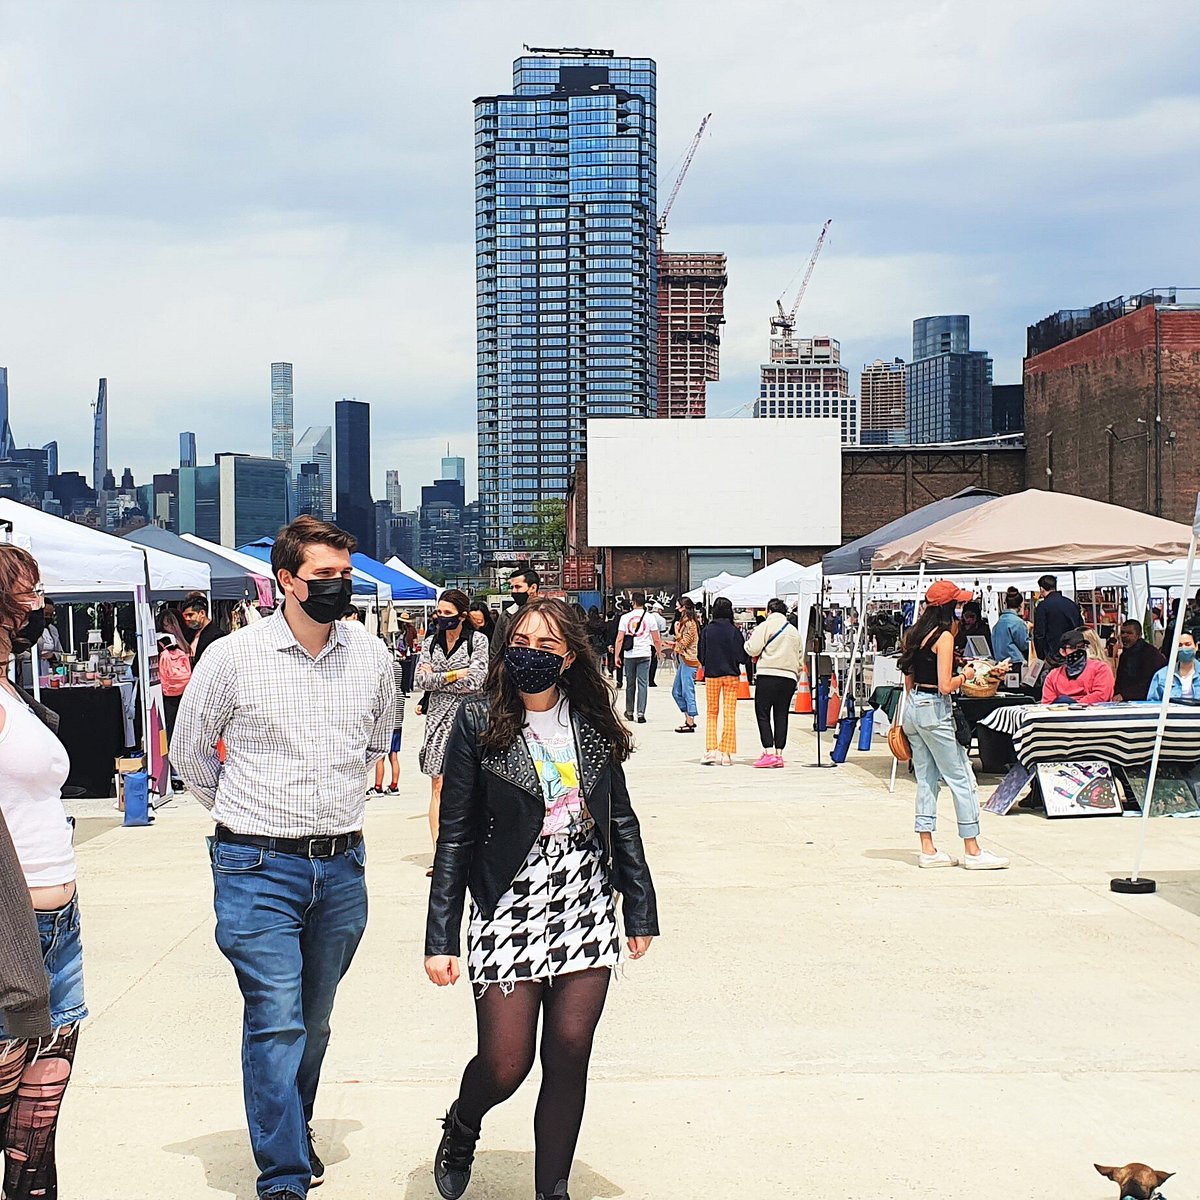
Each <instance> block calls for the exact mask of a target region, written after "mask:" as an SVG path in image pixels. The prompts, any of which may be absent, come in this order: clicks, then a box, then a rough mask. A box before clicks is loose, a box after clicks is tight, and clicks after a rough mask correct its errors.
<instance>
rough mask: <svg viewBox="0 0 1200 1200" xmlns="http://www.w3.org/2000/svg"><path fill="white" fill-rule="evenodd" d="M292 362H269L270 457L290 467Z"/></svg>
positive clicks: (289, 469)
mask: <svg viewBox="0 0 1200 1200" xmlns="http://www.w3.org/2000/svg"><path fill="white" fill-rule="evenodd" d="M294 433H295V430H294V429H293V427H292V364H291V363H287V362H277V363H272V364H271V457H272V458H277V459H279V460H280V461H281V462H285V463H287V467H288V471H289V472H290V471H291V469H292V439H293V436H294Z"/></svg>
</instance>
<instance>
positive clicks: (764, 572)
mask: <svg viewBox="0 0 1200 1200" xmlns="http://www.w3.org/2000/svg"><path fill="white" fill-rule="evenodd" d="M782 580H787V581H788V583H789V585H791V584H795V585H796V586H789V588H788V589H787V591H786V592H784V593H782V594H784V595H795V594H797V593H800V592H805V593H807V592H817V591H819V590H820V587H821V564H820V563H817V564H815V565H814V566H811V567H802V566H801V565H800V564H799V563H798V562H793V561H792V560H791V559H790V558H781V559H780V560H779V561H778V562H773V563H771V565H770V566H767V567H763V568H762V569H761V570H758V571H755V572H753V573H752V574H750V575H747V576H746V578H745V579H741V580H739V581H738V582H737V583H731V584H730V585H729V586H728V587H724V588H722V589H721V590H720V591H719V592H718V593H717V595H718V596H721V597H723V598H724V599H726V600H728V601H729V602H730V603H731V604H732V605H733V607H734V608H763V607H765V606H766V603H767V601H768V600H774V599H775V598H776V597H777V596H779V595H781V592H780V588H779V585H780V582H781V581H782Z"/></svg>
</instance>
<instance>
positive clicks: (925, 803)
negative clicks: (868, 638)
mask: <svg viewBox="0 0 1200 1200" xmlns="http://www.w3.org/2000/svg"><path fill="white" fill-rule="evenodd" d="M972 598H973V597H972V593H971V592H968V591H964V590H963V589H962V588H960V587H959V586H958V585H957V584H955V583H951V582H950V580H948V579H939V580H937V581H936V582H935V583H932V584H930V586H929V588H928V590H927V591H926V592H925V608H924V611H923V612H922V613H921V616H920V617H919V618H918V620H917V623H916V624H915V625H914V626H913V627H912V629H911V630H910V632H909V634H908V636H907V637H906V638H905V639H904V650H903V652H902V653H901V655H900V670H901V671H902V672H903V673H904V689H905V691H906V692H907V693H908V695H907V697H906V700H905V705H904V732H905V733H906V734H908V740H909V742H910V743H911V744H912V762H913V771H914V773H915V774H916V777H917V823H916V830H917V833H918V835H919V836H920V838H921V853H920V855H919V856H918V859H917V862H918V865H920V866H922V867H957V866H958V865H959V860H958V859H957V858H954V857H952V856H951V855H949V854H947V853H946V852H945V851H944V850H939V849H938V848H937V847H936V846H935V845H934V842H933V831H934V830H935V829H936V828H937V795H938V787H939V786H940V784H941V782H942V780H945V781H946V786H947V787H949V789H950V794H951V795H952V796H953V797H954V811H955V813H956V814H957V816H958V836H959V837H961V838H962V840H963V847H964V850H965V855H964V857H963V860H962V865H963V866H964V867H966V868H967V870H968V871H996V870H1000V869H1001V868H1003V867H1007V866H1008V859H1007V858H1001V857H1000V856H999V855H998V854H993V853H992V852H991V851H990V850H983V849H981V848H980V846H979V840H978V839H979V797H978V795H977V794H976V790H975V774H974V772H973V771H972V770H971V764H970V761H969V760H968V758H967V752H966V750H964V749H963V747H962V746H961V745H959V743H958V739H957V738H956V737H955V736H954V708H953V701H952V700H951V696H952V695H953V694H954V693H955V692H957V691H958V689H959V688H960V687H962V685H963V682H964V681H965V680H967V679H972V678H974V675H975V672H974V669H973V668H972V667H970V666H965V667H963V669H962V670H961V671H960V672H958V673H957V674H956V673H955V670H954V637H955V634H956V633H957V632H958V621H959V616H960V615H961V611H962V609H961V606H962V605H963V604H964V603H965V602H967V601H968V600H971V599H972Z"/></svg>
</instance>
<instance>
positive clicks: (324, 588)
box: [298, 576, 354, 625]
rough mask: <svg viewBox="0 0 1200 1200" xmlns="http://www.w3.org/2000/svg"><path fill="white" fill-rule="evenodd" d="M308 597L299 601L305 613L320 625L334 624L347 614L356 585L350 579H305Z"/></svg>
mask: <svg viewBox="0 0 1200 1200" xmlns="http://www.w3.org/2000/svg"><path fill="white" fill-rule="evenodd" d="M303 582H305V583H306V584H308V599H307V600H300V601H298V603H299V605H300V607H301V608H302V609H303V610H304V613H305V615H306V616H307V617H308V618H309V619H310V620H313V621H316V623H317V624H318V625H332V624H333V623H334V621H336V620H337V619H338V618H339V617H343V616H345V615H346V611H347V609H349V607H350V597H351V595H352V594H353V591H354V585H353V584H352V583H351V582H350V580H349V579H342V578H341V577H340V576H339V577H338V578H337V579H305V580H304V581H303Z"/></svg>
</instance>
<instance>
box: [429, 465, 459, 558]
mask: <svg viewBox="0 0 1200 1200" xmlns="http://www.w3.org/2000/svg"><path fill="white" fill-rule="evenodd" d="M464 508H466V495H465V494H464V490H463V485H462V483H461V482H460V481H459V480H457V479H439V480H437V481H436V482H435V483H434V484H433V485H432V486H431V487H423V488H422V489H421V566H422V567H424V568H426V569H428V570H430V571H439V572H441V573H442V574H443V575H457V574H458V573H459V572H460V571H461V570H462V566H463V509H464Z"/></svg>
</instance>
